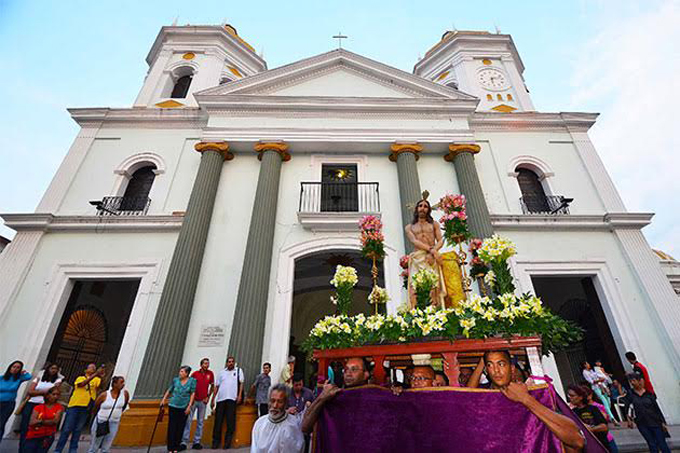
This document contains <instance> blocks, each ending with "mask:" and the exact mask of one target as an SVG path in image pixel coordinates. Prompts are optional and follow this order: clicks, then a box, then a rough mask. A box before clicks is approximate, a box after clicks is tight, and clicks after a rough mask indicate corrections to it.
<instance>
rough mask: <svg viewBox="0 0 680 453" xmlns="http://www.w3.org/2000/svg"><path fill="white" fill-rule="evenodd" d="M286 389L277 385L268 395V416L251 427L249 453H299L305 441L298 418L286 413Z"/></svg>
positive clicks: (264, 416)
mask: <svg viewBox="0 0 680 453" xmlns="http://www.w3.org/2000/svg"><path fill="white" fill-rule="evenodd" d="M287 405H288V387H287V386H286V385H284V384H277V385H275V386H274V387H272V390H271V392H270V394H269V414H267V415H263V416H262V417H260V418H258V419H257V421H256V422H255V425H254V426H253V432H252V441H251V445H250V453H301V452H302V451H303V449H304V446H305V439H304V437H303V435H302V431H300V418H299V417H298V416H295V415H291V414H289V413H288V412H287V411H286V406H287Z"/></svg>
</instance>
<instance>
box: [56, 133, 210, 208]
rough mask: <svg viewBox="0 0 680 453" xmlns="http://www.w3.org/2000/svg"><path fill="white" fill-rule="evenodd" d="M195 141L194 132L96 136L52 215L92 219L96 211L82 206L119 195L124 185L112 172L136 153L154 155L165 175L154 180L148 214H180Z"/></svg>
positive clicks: (194, 161)
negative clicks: (92, 201) (85, 216)
mask: <svg viewBox="0 0 680 453" xmlns="http://www.w3.org/2000/svg"><path fill="white" fill-rule="evenodd" d="M197 137H198V132H196V131H192V130H173V129H160V130H159V129H155V130H154V129H104V130H100V132H99V134H98V136H97V138H96V139H95V140H94V141H93V143H92V146H91V147H90V149H89V151H88V152H87V154H86V155H85V158H84V159H83V161H82V163H81V165H80V168H79V169H78V171H77V173H76V174H75V177H74V178H73V180H72V182H71V184H70V186H69V188H68V190H67V191H66V194H65V196H64V198H63V200H62V201H61V203H60V204H59V208H58V209H57V210H56V211H55V212H54V213H55V214H58V215H94V214H95V213H96V210H95V208H94V207H93V206H91V205H90V204H89V203H88V202H89V201H90V200H101V199H102V197H106V196H119V195H122V194H123V192H124V191H125V187H126V184H127V183H123V182H122V181H123V179H124V178H123V177H121V176H120V175H118V174H116V173H114V170H115V169H117V168H118V167H119V165H120V164H121V163H122V162H123V161H125V160H126V159H127V158H129V157H130V156H132V155H134V154H137V153H154V154H157V155H159V156H161V158H162V159H163V160H164V162H165V164H166V171H165V172H164V173H163V174H159V175H156V177H155V179H154V183H153V186H152V187H151V192H150V193H149V198H150V199H151V205H150V206H149V211H148V213H149V214H171V213H172V212H173V211H184V210H185V209H186V204H187V202H188V201H189V195H190V193H191V187H192V184H193V179H194V177H195V175H196V171H197V170H198V164H199V163H200V154H199V153H197V152H196V151H194V149H193V146H194V144H195V143H196V141H198V140H197ZM71 170H72V169H64V171H71ZM60 171H61V170H60Z"/></svg>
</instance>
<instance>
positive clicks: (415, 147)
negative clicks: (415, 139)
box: [390, 143, 424, 162]
mask: <svg viewBox="0 0 680 453" xmlns="http://www.w3.org/2000/svg"><path fill="white" fill-rule="evenodd" d="M423 149H424V148H423V145H419V144H418V143H392V145H391V146H390V150H391V151H392V152H391V153H390V161H392V162H396V161H397V159H398V158H399V155H400V154H401V153H411V154H413V155H414V156H415V157H416V160H418V159H420V153H421V152H422V151H423Z"/></svg>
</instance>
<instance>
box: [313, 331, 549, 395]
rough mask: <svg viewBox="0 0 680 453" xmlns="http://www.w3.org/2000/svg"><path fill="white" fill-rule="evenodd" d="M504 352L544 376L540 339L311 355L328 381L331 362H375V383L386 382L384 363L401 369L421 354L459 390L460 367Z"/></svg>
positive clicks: (472, 341)
mask: <svg viewBox="0 0 680 453" xmlns="http://www.w3.org/2000/svg"><path fill="white" fill-rule="evenodd" d="M498 350H507V351H509V352H510V354H511V355H512V356H513V357H522V356H524V357H526V359H527V363H528V364H529V366H530V372H531V374H532V375H534V376H543V375H544V372H543V366H542V365H541V338H540V337H538V336H531V337H520V336H511V337H492V338H484V339H468V338H461V339H457V340H452V341H449V340H426V339H423V340H421V341H412V342H403V343H392V344H369V345H365V346H356V347H351V348H338V349H316V350H314V352H313V354H312V356H313V357H314V359H316V360H318V362H319V375H320V376H323V377H324V378H325V379H327V378H328V374H327V370H328V365H329V364H330V363H331V362H333V361H339V360H344V359H348V358H350V357H361V358H366V359H369V358H370V359H372V360H373V362H374V363H375V365H374V369H373V380H374V383H375V384H378V385H382V384H386V383H387V372H386V370H385V368H386V367H385V364H386V363H389V367H390V368H395V367H396V368H403V367H405V366H408V365H411V364H413V363H414V361H418V360H420V359H421V358H422V357H418V356H422V355H429V356H430V358H431V359H441V360H442V365H443V366H442V368H443V371H444V373H445V374H446V376H447V377H448V378H449V382H450V385H451V386H452V387H458V386H459V384H458V375H459V374H460V367H461V366H462V365H468V366H474V365H476V364H477V362H478V361H479V358H480V357H481V356H482V355H483V354H484V352H486V351H498Z"/></svg>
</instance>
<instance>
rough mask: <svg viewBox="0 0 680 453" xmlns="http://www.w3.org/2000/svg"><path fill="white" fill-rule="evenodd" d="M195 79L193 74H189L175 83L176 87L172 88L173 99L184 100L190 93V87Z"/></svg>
mask: <svg viewBox="0 0 680 453" xmlns="http://www.w3.org/2000/svg"><path fill="white" fill-rule="evenodd" d="M193 77H194V75H193V74H187V75H184V76H181V77H180V78H178V79H177V80H176V81H175V86H174V87H173V88H172V94H171V95H170V97H171V98H174V99H184V98H185V97H187V93H189V86H190V85H191V79H192V78H193Z"/></svg>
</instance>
